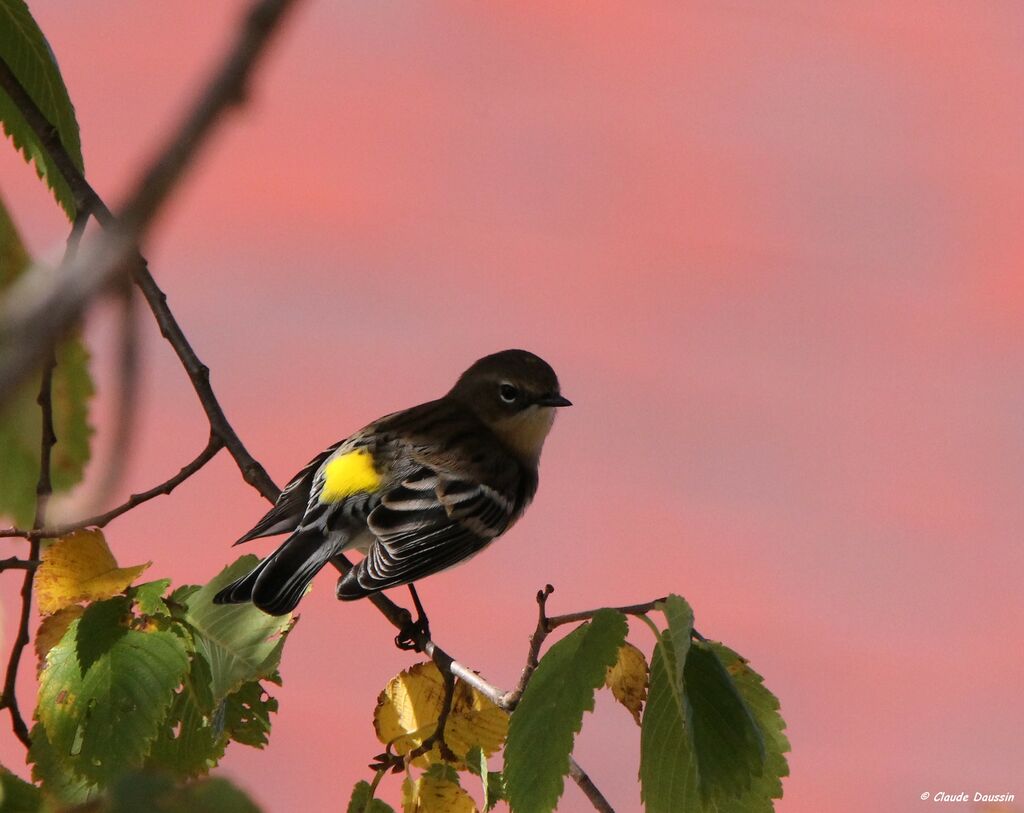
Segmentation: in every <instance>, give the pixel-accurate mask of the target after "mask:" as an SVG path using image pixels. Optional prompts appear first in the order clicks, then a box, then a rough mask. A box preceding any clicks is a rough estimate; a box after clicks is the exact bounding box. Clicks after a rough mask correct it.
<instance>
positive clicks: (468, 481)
mask: <svg viewBox="0 0 1024 813" xmlns="http://www.w3.org/2000/svg"><path fill="white" fill-rule="evenodd" d="M571 405H572V402H571V401H569V400H568V399H567V398H565V397H564V396H563V395H562V393H561V389H560V386H559V383H558V377H557V376H556V375H555V371H554V370H553V369H552V368H551V366H550V365H549V364H548V363H547V362H546V361H544V360H543V359H542V358H540V357H539V356H536V355H534V354H533V353H530V352H528V351H526V350H503V351H501V352H498V353H493V354H491V355H488V356H484V357H483V358H481V359H479V360H477V361H476V362H474V363H473V364H472V365H471V366H470V367H469V368H468V369H467V370H466V371H465V372H464V373H462V375H461V376H459V378H458V380H457V381H456V383H455V385H454V386H453V387H452V388H451V389H450V390H449V391H448V392H447V393H446V394H445V395H444V396H442V397H441V398H438V399H436V400H434V401H428V402H427V403H424V404H420V405H419V406H414V407H412V408H410V409H406V410H403V411H401V412H394V413H391V414H389V415H386V416H384V417H383V418H380V419H378V420H376V421H374V422H373V423H371V424H369V425H368V426H366V427H364V428H363V429H360V430H359V431H358V432H356V433H355V434H353V435H350V436H349V437H347V438H345V439H344V440H341V441H339V442H337V443H335V444H333V445H332V446H329V447H328V448H327V449H325V450H324V451H322V452H321V453H320V454H318V455H317V456H316V457H314V458H313V459H312V460H310V461H309V463H308V464H307V465H306V466H305V467H304V468H303V469H302V470H301V471H299V473H298V474H296V475H295V476H294V477H293V478H292V479H291V480H290V481H289V482H288V484H287V485H286V486H285V488H284V490H283V491H282V492H281V494H280V496H279V497H278V499H277V501H276V503H275V504H274V506H273V508H271V509H270V510H269V511H268V512H267V513H266V514H265V515H264V516H263V518H262V519H261V520H260V521H259V522H257V523H256V525H255V526H254V527H253V528H252V530H250V531H248V532H247V533H246V534H244V535H243V536H242V537H241V538H240V539H238V541H237V542H235V544H236V545H238V544H242V543H244V542H248V541H250V540H253V539H257V538H260V537H266V536H274V535H280V534H284V533H287V534H288V537H287V538H286V539H285V540H284V542H283V543H282V544H281V545H280V546H279V547H278V548H277V550H275V551H274V552H273V553H271V554H270V555H269V556H267V557H266V558H265V559H263V560H262V561H261V562H260V563H259V564H258V565H256V567H255V568H254V569H253V570H252V571H251V572H250V573H248V574H247V575H245V576H243V577H242V578H240V579H238V580H237V581H235V582H232V583H231V584H229V585H227V586H226V587H224V588H223V589H222V590H220V591H219V592H218V593H217V594H216V596H215V597H214V599H213V601H214V603H215V604H240V603H245V602H252V604H254V605H255V606H256V607H258V608H259V609H260V610H262V611H263V612H265V613H268V614H270V615H275V616H280V615H285V614H287V613H289V612H291V611H292V610H294V609H295V608H296V606H297V605H298V603H299V601H300V599H301V598H302V597H303V595H304V594H305V592H306V588H307V586H308V585H309V583H310V582H311V580H312V579H313V577H314V576H315V575H316V574H317V573H318V572H319V571H320V570H321V568H323V567H324V565H326V564H327V563H328V562H329V561H330V559H331V557H332V556H334V555H335V554H337V553H340V552H343V551H349V550H356V551H358V552H360V553H363V554H364V556H363V558H362V559H361V560H360V561H359V562H358V563H357V564H356V565H355V566H354V567H353V568H352V569H351V570H350V571H349V572H348V573H346V574H345V575H344V576H343V577H342V578H341V579H340V580H339V581H338V585H337V597H338V598H339V599H341V600H342V601H352V600H355V599H359V598H363V597H365V596H369V595H372V594H374V593H377V592H379V591H381V590H386V589H389V588H392V587H398V586H401V585H409V586H410V589H411V590H413V598H414V600H415V601H416V604H417V609H419V610H420V615H421V619H422V621H423V622H424V624H425V614H424V613H423V612H422V606H421V605H420V604H419V600H418V597H417V596H416V594H415V590H414V589H413V582H416V581H419V580H420V579H423V578H424V577H426V576H430V575H432V574H434V573H437V572H439V571H441V570H445V569H447V568H449V567H452V566H454V565H457V564H460V563H462V562H465V561H466V560H467V559H469V558H470V557H472V556H474V555H476V554H477V553H479V552H480V551H481V550H483V549H484V548H485V547H486V546H487V545H489V544H490V543H491V542H493V541H494V540H495V539H496V538H497V537H499V536H501V535H502V534H503V533H505V532H506V531H507V530H508V529H509V528H511V527H512V525H513V524H514V523H515V522H516V521H517V520H518V519H519V518H520V517H521V516H522V514H523V512H524V511H525V510H526V507H527V506H528V505H529V503H530V502H531V500H532V499H533V497H534V494H535V493H536V491H537V484H538V474H537V471H538V465H539V462H540V454H541V449H542V447H543V445H544V441H545V439H546V438H547V436H548V432H549V431H550V429H551V426H552V424H553V423H554V418H555V411H556V410H557V409H559V408H561V407H567V406H571Z"/></svg>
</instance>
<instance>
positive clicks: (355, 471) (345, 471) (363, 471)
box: [320, 449, 380, 503]
mask: <svg viewBox="0 0 1024 813" xmlns="http://www.w3.org/2000/svg"><path fill="white" fill-rule="evenodd" d="M378 488H380V475H379V474H377V470H376V469H375V468H374V467H373V456H372V455H371V454H370V453H369V452H368V451H366V449H356V450H355V451H354V452H349V453H348V454H343V455H341V456H340V457H336V458H334V460H331V461H330V462H329V463H328V464H327V466H326V468H324V487H323V490H322V491H321V492H320V502H322V503H323V502H338V500H343V499H345V498H346V497H350V496H352V495H353V494H359V493H361V492H370V491H376V490H377V489H378Z"/></svg>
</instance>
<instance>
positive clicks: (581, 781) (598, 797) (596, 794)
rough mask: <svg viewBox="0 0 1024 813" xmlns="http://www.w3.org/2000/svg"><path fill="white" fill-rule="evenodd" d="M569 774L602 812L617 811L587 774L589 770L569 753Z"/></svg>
mask: <svg viewBox="0 0 1024 813" xmlns="http://www.w3.org/2000/svg"><path fill="white" fill-rule="evenodd" d="M569 776H571V777H572V779H573V781H574V782H575V783H576V784H577V785H579V787H580V790H582V791H583V795H584V796H586V797H587V798H588V799H589V800H590V803H591V804H592V805H593V806H594V809H595V810H599V811H600V813H615V810H614V809H613V808H612V806H611V805H610V804H608V800H607V799H605V798H604V796H603V795H602V794H601V791H599V790H598V789H597V786H596V785H595V784H594V783H593V781H592V780H591V779H590V777H589V776H587V772H586V771H584V770H583V769H582V768H581V767H580V764H579V763H578V762H577V761H576V760H575V759H574V758H573V756H572V754H569Z"/></svg>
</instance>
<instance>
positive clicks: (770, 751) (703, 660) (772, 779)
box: [640, 605, 788, 813]
mask: <svg viewBox="0 0 1024 813" xmlns="http://www.w3.org/2000/svg"><path fill="white" fill-rule="evenodd" d="M677 609H679V605H677ZM666 617H667V618H668V619H669V625H670V629H669V630H666V631H665V632H663V633H662V634H661V639H660V641H659V643H658V645H657V646H656V647H655V650H654V657H653V658H652V660H651V685H650V695H649V698H648V702H647V708H645V709H644V716H643V725H642V728H641V735H640V782H641V794H642V797H643V800H644V805H645V810H646V811H647V813H661V812H662V811H681V810H685V811H714V813H755V812H757V813H765V812H766V811H771V810H772V802H771V799H772V798H773V797H777V796H780V795H781V792H782V789H781V783H780V782H779V776H781V775H783V774H784V773H785V771H786V770H787V769H786V765H785V759H784V758H783V757H782V752H783V751H784V750H786V749H788V743H787V742H786V741H785V737H783V736H782V733H781V731H782V721H781V718H779V717H778V715H777V713H776V711H777V708H778V703H777V701H775V699H774V697H772V696H771V694H770V693H768V692H767V691H766V690H764V689H763V686H762V685H761V680H760V676H758V675H756V673H754V672H753V670H750V673H749V674H747V673H746V672H744V671H743V670H744V669H745V668H746V669H749V667H746V666H745V664H744V663H743V662H742V660H741V659H740V658H739V657H738V656H737V655H736V654H735V653H733V652H732V651H731V650H728V649H726V648H725V647H722V646H721V645H720V644H712V643H710V642H696V643H691V642H690V640H689V639H688V638H685V639H684V638H683V637H682V636H681V633H682V632H683V631H685V628H686V626H687V624H688V623H692V617H691V618H690V619H689V620H688V619H687V616H686V615H685V614H684V615H682V616H680V615H678V614H677V613H673V612H672V611H671V610H670V611H669V612H667V613H666ZM674 622H675V623H676V627H677V628H676V629H675V630H673V629H671V627H672V625H673V623H674ZM679 622H681V623H679ZM673 633H676V634H673ZM677 642H681V645H682V646H683V647H684V648H685V650H686V660H685V662H684V664H683V666H682V669H680V668H679V665H678V657H677V649H676V644H677ZM680 673H681V674H682V679H680V677H679V675H680ZM740 677H741V678H742V682H740V681H739V680H738V679H737V678H740ZM773 704H774V705H773ZM762 715H763V716H764V721H763V722H762V720H761V717H762Z"/></svg>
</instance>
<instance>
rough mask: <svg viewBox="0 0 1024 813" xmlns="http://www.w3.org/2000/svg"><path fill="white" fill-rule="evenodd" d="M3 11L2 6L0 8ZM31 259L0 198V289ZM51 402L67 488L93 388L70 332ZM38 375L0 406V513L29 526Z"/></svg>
mask: <svg viewBox="0 0 1024 813" xmlns="http://www.w3.org/2000/svg"><path fill="white" fill-rule="evenodd" d="M0 17H2V11H0ZM28 263H29V259H28V254H27V253H26V251H25V247H24V245H23V244H22V242H21V238H20V237H19V236H18V233H17V229H15V227H14V224H13V223H12V222H11V219H10V217H9V215H8V213H7V210H6V209H5V208H4V206H3V201H2V200H0V294H2V293H3V291H4V290H5V289H6V288H7V287H8V286H9V285H10V284H11V283H12V282H13V281H14V280H15V279H16V278H17V277H19V276H20V275H21V274H22V272H23V271H24V270H25V269H26V268H27V267H28ZM55 357H56V360H57V366H56V367H55V368H54V371H53V379H52V381H53V383H52V387H51V389H52V398H51V400H52V403H53V423H54V434H55V435H56V436H57V443H56V444H55V445H54V447H53V451H52V452H51V455H50V457H51V461H50V468H51V480H52V485H53V488H54V490H55V491H56V492H61V491H66V490H68V489H70V488H71V487H72V486H74V485H75V484H77V483H78V482H79V481H80V480H81V479H82V472H83V469H84V467H85V464H86V462H88V460H89V441H90V438H91V436H92V427H90V426H89V414H88V413H89V399H90V398H91V396H92V394H93V384H92V379H91V378H90V376H89V365H88V361H89V357H88V352H87V351H86V349H85V346H84V345H83V344H82V342H81V341H80V340H79V339H78V338H76V337H71V338H69V339H66V340H64V341H62V342H60V343H59V344H58V345H57V347H56V349H55ZM39 382H40V377H39V374H38V373H37V374H36V375H34V376H31V377H30V378H29V380H28V381H26V382H25V383H24V384H22V386H20V387H19V388H18V390H17V392H15V393H12V394H11V395H9V396H8V397H6V398H5V399H4V400H5V403H4V407H3V409H2V410H0V449H3V450H4V453H3V454H2V455H0V514H4V515H7V516H9V517H11V519H12V520H13V521H14V523H15V524H16V525H19V526H21V527H27V526H28V525H30V524H31V522H32V518H33V516H34V514H35V502H36V484H37V482H38V480H39V448H40V447H39V444H40V433H41V430H42V413H41V411H40V409H39V405H38V404H37V403H36V397H37V395H38V393H39Z"/></svg>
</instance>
